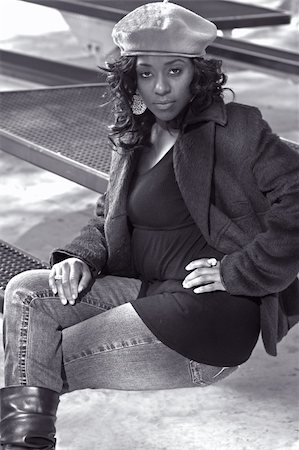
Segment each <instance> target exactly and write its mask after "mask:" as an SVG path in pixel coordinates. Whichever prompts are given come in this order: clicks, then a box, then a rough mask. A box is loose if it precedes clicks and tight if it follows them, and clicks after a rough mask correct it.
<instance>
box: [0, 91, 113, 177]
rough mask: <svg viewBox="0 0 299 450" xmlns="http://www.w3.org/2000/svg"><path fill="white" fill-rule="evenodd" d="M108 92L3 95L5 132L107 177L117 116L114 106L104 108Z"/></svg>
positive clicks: (0, 116) (0, 125) (0, 119)
mask: <svg viewBox="0 0 299 450" xmlns="http://www.w3.org/2000/svg"><path fill="white" fill-rule="evenodd" d="M105 92H106V87H105V86H98V85H93V86H80V87H78V86H76V87H70V88H54V89H41V90H33V91H18V92H2V93H1V94H0V105H1V107H0V133H1V132H6V133H9V135H10V136H13V137H15V138H17V139H18V140H22V141H25V143H26V141H27V143H28V145H29V146H30V147H31V148H33V149H34V148H35V149H36V150H41V151H42V149H47V150H49V151H51V152H53V153H55V154H57V155H63V156H64V157H67V158H70V159H71V160H74V161H76V162H78V163H80V164H83V165H85V166H87V167H91V168H93V169H95V170H98V171H100V172H104V173H108V172H109V167H110V159H111V148H110V146H109V144H108V142H109V141H108V139H107V135H108V124H110V123H112V115H111V105H108V106H104V107H103V106H101V105H103V104H104V103H105V101H106V99H105V98H104V96H103V95H104V93H105ZM0 139H1V136H0ZM18 156H20V157H22V155H21V154H20V155H18ZM33 162H34V161H33Z"/></svg>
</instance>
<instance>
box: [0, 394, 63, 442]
mask: <svg viewBox="0 0 299 450" xmlns="http://www.w3.org/2000/svg"><path fill="white" fill-rule="evenodd" d="M0 400H1V409H0V412H1V416H0V417H1V425H0V442H1V445H2V447H0V448H1V450H24V449H40V450H53V449H55V442H56V439H55V431H56V430H55V421H56V410H57V406H58V403H59V394H58V393H57V392H55V391H52V390H50V389H46V388H42V387H32V386H9V387H6V388H3V389H1V390H0Z"/></svg>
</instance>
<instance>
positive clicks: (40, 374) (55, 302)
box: [4, 270, 141, 393]
mask: <svg viewBox="0 0 299 450" xmlns="http://www.w3.org/2000/svg"><path fill="white" fill-rule="evenodd" d="M48 276H49V271H48V270H32V271H27V272H23V273H21V274H19V275H17V276H16V277H14V278H13V279H12V280H11V281H10V282H9V284H8V286H7V288H6V291H5V301H4V348H5V364H4V374H5V385H6V386H12V385H28V386H40V387H46V388H49V389H52V390H54V391H56V392H58V393H60V392H61V389H62V384H63V380H62V370H61V368H62V347H61V342H62V330H64V329H66V328H68V327H70V326H73V325H75V324H77V323H79V322H83V321H85V320H87V319H89V318H90V317H93V316H96V315H98V314H100V313H102V312H104V311H107V310H109V309H111V308H114V307H115V306H118V305H120V304H122V303H124V302H125V301H132V300H134V299H135V298H136V297H137V296H138V292H139V289H140V285H141V283H140V281H139V280H134V279H128V278H123V277H104V278H101V279H98V280H97V281H96V283H95V284H94V285H93V287H92V289H91V291H90V292H89V293H88V294H87V295H85V296H84V297H83V298H82V299H80V300H79V301H78V302H77V303H76V304H75V305H74V306H71V305H62V303H61V301H60V299H59V298H58V297H57V296H55V295H54V294H53V292H52V291H51V290H50V289H49V283H48ZM78 339H79V340H80V336H78ZM75 344H76V343H75Z"/></svg>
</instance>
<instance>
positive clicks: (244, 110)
mask: <svg viewBox="0 0 299 450" xmlns="http://www.w3.org/2000/svg"><path fill="white" fill-rule="evenodd" d="M225 109H226V113H227V116H228V120H229V119H230V118H232V117H234V118H236V119H237V118H239V120H241V119H243V118H247V117H249V116H250V117H255V118H256V119H258V120H261V119H262V113H261V111H260V110H259V108H257V107H256V106H253V105H246V104H243V103H238V102H235V101H232V102H229V103H225Z"/></svg>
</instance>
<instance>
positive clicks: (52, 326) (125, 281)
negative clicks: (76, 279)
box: [4, 270, 236, 393]
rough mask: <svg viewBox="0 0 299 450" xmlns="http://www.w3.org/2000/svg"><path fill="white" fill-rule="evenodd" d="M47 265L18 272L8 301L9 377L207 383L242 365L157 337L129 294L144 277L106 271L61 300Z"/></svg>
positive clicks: (67, 385) (51, 383)
mask: <svg viewBox="0 0 299 450" xmlns="http://www.w3.org/2000/svg"><path fill="white" fill-rule="evenodd" d="M48 276H49V271H48V270H32V271H27V272H23V273H21V274H19V275H17V276H16V277H14V278H13V279H12V280H11V281H10V282H9V284H8V286H7V288H6V292H5V302H4V348H5V365H4V372H5V385H6V386H11V385H28V386H41V387H47V388H49V389H52V390H54V391H56V392H58V393H63V392H70V391H74V390H77V389H83V388H104V389H125V390H146V389H171V388H183V387H192V386H206V385H209V384H211V383H214V382H216V381H218V380H220V379H222V378H225V377H226V376H227V375H229V374H230V373H232V372H233V371H234V370H235V369H236V367H228V368H226V367H225V368H224V367H214V366H209V365H206V364H201V363H198V362H195V361H190V360H189V359H187V358H185V357H184V356H182V355H180V354H179V353H177V352H175V351H174V350H172V349H170V348H168V347H167V346H166V345H165V344H163V343H162V342H161V341H159V340H158V339H157V338H156V337H155V336H154V335H153V334H152V332H151V331H150V330H149V329H148V328H147V327H146V325H145V324H144V323H143V322H142V320H141V319H140V317H139V316H138V314H137V313H136V312H135V310H134V308H133V307H132V305H131V303H130V302H133V301H134V299H136V298H137V296H138V293H139V290H140V286H141V282H140V281H139V280H136V279H132V278H124V277H115V276H105V277H100V278H98V279H97V281H96V282H95V283H94V285H93V286H92V288H91V290H90V291H89V292H88V293H87V294H86V295H84V296H83V297H82V298H80V300H79V301H77V303H76V304H75V305H74V306H71V305H66V306H64V305H62V303H61V301H60V299H59V298H58V297H57V296H55V295H54V294H53V292H52V291H51V290H50V288H49V284H48Z"/></svg>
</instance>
